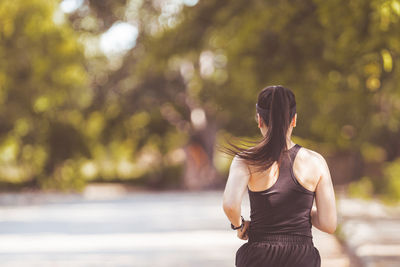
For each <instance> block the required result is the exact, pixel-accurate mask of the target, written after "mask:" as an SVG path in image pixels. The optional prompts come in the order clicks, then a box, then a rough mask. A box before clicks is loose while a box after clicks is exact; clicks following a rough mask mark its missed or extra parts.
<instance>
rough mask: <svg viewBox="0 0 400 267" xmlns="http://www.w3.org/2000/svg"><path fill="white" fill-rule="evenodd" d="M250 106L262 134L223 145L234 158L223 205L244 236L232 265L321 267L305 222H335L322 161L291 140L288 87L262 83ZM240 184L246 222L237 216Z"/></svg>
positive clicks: (327, 227)
mask: <svg viewBox="0 0 400 267" xmlns="http://www.w3.org/2000/svg"><path fill="white" fill-rule="evenodd" d="M256 110H257V121H258V127H259V128H260V131H261V133H262V135H263V139H262V140H261V141H260V142H258V143H257V144H256V145H255V146H253V147H248V148H241V147H238V146H236V145H233V144H231V145H232V147H233V148H228V149H227V151H228V153H230V154H231V155H234V158H233V161H232V163H231V167H230V171H229V177H228V180H227V183H226V187H225V191H224V195H223V209H224V212H225V214H226V216H227V217H228V219H229V220H230V222H231V227H232V229H236V230H237V236H238V237H239V238H240V239H243V240H248V242H246V243H244V244H243V245H242V246H241V247H240V248H239V249H238V250H237V252H236V259H235V265H236V266H238V267H256V266H257V267H258V266H260V267H267V266H273V267H281V266H296V267H301V266H307V267H313V266H321V258H320V255H319V251H318V249H317V248H315V247H314V244H313V241H312V233H311V225H314V227H316V228H318V229H319V230H321V231H324V232H327V233H330V234H332V233H334V232H335V230H336V222H337V216H336V205H335V194H334V190H333V186H332V180H331V176H330V172H329V168H328V165H327V163H326V161H325V159H324V158H323V157H322V156H321V155H320V154H318V153H317V152H315V151H312V150H310V149H307V148H305V147H302V146H300V145H299V144H295V143H294V142H293V141H292V140H291V134H292V131H293V128H294V127H296V122H297V113H296V100H295V96H294V94H293V92H292V91H291V90H290V89H287V88H285V87H282V86H280V85H278V86H269V87H266V88H264V89H263V90H262V91H261V92H260V93H259V95H258V101H257V104H256ZM246 187H247V188H246ZM246 189H247V191H248V194H249V199H250V209H251V212H250V221H246V220H244V218H243V217H242V216H241V202H242V197H243V194H244V193H245V190H246ZM314 198H315V203H316V207H314V208H313V202H314Z"/></svg>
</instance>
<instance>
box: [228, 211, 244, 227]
mask: <svg viewBox="0 0 400 267" xmlns="http://www.w3.org/2000/svg"><path fill="white" fill-rule="evenodd" d="M240 217H241V218H242V224H241V225H239V226H238V227H235V226H234V225H233V224H232V223H231V228H232V230H237V229H240V230H243V227H244V218H243V216H242V215H240Z"/></svg>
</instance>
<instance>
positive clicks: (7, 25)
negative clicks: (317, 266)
mask: <svg viewBox="0 0 400 267" xmlns="http://www.w3.org/2000/svg"><path fill="white" fill-rule="evenodd" d="M399 33H400V1H398V0H371V1H364V0H346V1H337V0H335V1H333V0H324V1H320V0H303V1H244V0H236V1H228V0H219V1H217V0H207V1H205V0H200V1H196V0H149V1H146V0H63V1H56V0H29V1H27V0H14V1H0V58H1V61H0V104H1V105H0V190H1V194H0V205H1V206H0V226H1V227H0V229H2V230H0V240H1V241H2V242H0V243H1V244H0V261H1V262H2V265H3V264H4V266H89V265H90V266H234V257H235V252H236V249H237V248H238V247H239V246H240V245H241V244H242V243H243V242H244V241H243V240H239V239H238V238H236V236H235V233H233V232H232V231H231V230H230V228H229V221H228V219H227V218H226V216H225V215H224V213H223V210H222V192H223V189H224V186H225V183H226V179H227V176H228V171H229V166H230V162H231V158H230V157H228V156H227V155H225V154H223V153H222V152H220V150H219V149H218V148H219V147H220V146H223V145H225V144H226V143H225V142H226V140H227V138H230V137H232V136H235V137H245V138H248V139H254V140H258V139H259V138H260V132H259V129H258V128H257V124H256V123H255V121H254V115H255V109H254V103H255V101H256V97H257V94H258V92H259V91H260V90H261V89H262V88H264V87H265V86H267V85H272V84H282V85H284V86H286V87H288V88H290V89H291V90H292V91H293V92H294V93H295V95H296V101H297V112H298V120H297V127H296V128H295V130H294V132H293V136H292V139H293V141H294V142H295V143H298V144H300V145H302V146H304V147H306V148H309V149H311V150H314V151H317V152H318V153H320V154H321V155H323V156H324V157H325V158H326V160H327V162H328V165H329V168H330V171H331V175H332V179H333V182H334V185H335V189H336V193H337V199H338V205H337V206H338V214H339V223H340V224H339V227H338V230H337V231H336V233H335V235H333V236H329V235H324V234H323V233H321V232H319V231H318V230H316V229H313V231H314V232H315V242H316V243H317V245H318V246H319V247H320V248H321V252H322V256H323V266H398V264H399V262H400V208H399V203H400V202H399V201H400V87H399V84H400V68H399V67H398V65H397V64H399V63H400V35H399ZM242 208H243V213H244V214H245V215H246V216H247V219H248V213H249V207H248V199H247V198H245V200H244V203H243V207H242Z"/></svg>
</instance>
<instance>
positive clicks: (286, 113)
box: [224, 85, 296, 171]
mask: <svg viewBox="0 0 400 267" xmlns="http://www.w3.org/2000/svg"><path fill="white" fill-rule="evenodd" d="M256 111H257V113H258V114H259V116H260V117H261V119H262V121H263V123H265V125H266V126H267V128H268V130H267V133H266V134H265V136H264V137H263V138H262V139H261V140H260V141H256V142H254V141H248V142H249V143H251V144H255V146H253V147H249V146H247V148H242V147H239V146H237V145H235V144H233V143H232V142H230V141H229V140H228V141H227V143H228V144H229V145H230V146H231V147H232V148H228V147H225V148H224V152H225V153H227V154H230V155H233V156H238V157H239V158H241V159H244V160H245V161H246V162H247V163H248V164H249V165H252V166H254V167H255V169H256V171H264V170H267V169H268V168H270V167H271V166H272V164H273V163H274V162H275V161H277V162H278V165H279V166H280V164H281V160H282V156H283V155H284V152H286V151H287V150H288V148H287V144H286V135H287V131H288V129H289V126H290V122H291V120H292V118H293V116H294V115H295V113H296V100H295V96H294V94H293V92H292V91H291V90H290V89H287V88H285V87H283V86H280V85H278V86H268V87H266V88H264V89H263V90H262V91H261V92H260V93H259V95H258V101H257V104H256Z"/></svg>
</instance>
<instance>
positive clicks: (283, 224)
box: [247, 144, 315, 242]
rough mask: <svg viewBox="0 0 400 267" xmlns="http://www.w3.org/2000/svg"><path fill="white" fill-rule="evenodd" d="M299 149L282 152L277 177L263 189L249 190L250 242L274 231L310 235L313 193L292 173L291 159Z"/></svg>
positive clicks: (292, 159) (296, 147)
mask: <svg viewBox="0 0 400 267" xmlns="http://www.w3.org/2000/svg"><path fill="white" fill-rule="evenodd" d="M300 148H301V146H300V145H298V144H296V145H295V146H293V147H292V148H290V149H289V150H287V151H285V152H283V157H282V161H281V166H280V168H279V176H278V179H277V181H276V182H275V184H274V185H272V186H271V187H270V188H268V189H266V190H263V191H251V190H250V189H249V187H248V186H247V190H248V192H249V200H250V220H251V221H250V225H249V230H248V231H249V232H248V236H249V242H252V241H260V240H262V239H263V237H265V236H270V235H273V234H290V235H301V236H308V237H311V238H312V234H311V216H310V212H311V208H312V205H313V200H314V197H315V192H313V191H310V190H308V189H306V188H305V187H303V186H302V185H301V184H300V183H299V182H298V181H297V179H296V177H295V176H294V173H293V162H294V159H295V157H296V154H297V152H298V151H299V149H300Z"/></svg>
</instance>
